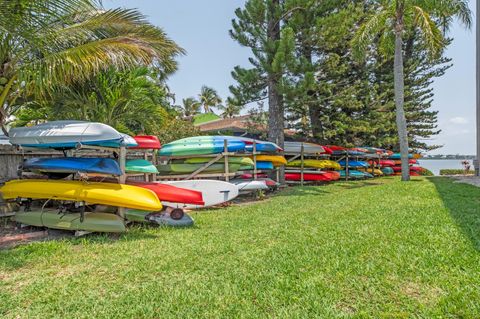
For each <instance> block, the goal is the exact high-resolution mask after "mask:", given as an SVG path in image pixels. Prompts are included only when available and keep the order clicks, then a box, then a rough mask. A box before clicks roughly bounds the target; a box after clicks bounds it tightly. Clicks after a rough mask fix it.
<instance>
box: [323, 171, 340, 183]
mask: <svg viewBox="0 0 480 319" xmlns="http://www.w3.org/2000/svg"><path fill="white" fill-rule="evenodd" d="M325 173H326V174H328V175H329V176H330V178H331V179H332V181H338V180H339V179H340V177H341V176H340V172H337V171H325Z"/></svg>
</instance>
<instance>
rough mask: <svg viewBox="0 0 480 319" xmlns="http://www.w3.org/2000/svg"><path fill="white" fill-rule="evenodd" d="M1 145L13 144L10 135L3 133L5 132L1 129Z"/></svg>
mask: <svg viewBox="0 0 480 319" xmlns="http://www.w3.org/2000/svg"><path fill="white" fill-rule="evenodd" d="M0 145H11V144H10V142H9V141H8V137H7V136H5V134H3V132H2V131H1V130H0Z"/></svg>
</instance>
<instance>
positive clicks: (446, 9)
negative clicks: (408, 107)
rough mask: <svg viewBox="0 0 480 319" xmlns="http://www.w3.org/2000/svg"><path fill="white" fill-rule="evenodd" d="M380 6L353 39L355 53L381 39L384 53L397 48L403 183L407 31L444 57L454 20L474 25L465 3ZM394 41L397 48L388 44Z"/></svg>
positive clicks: (406, 0) (417, 1)
mask: <svg viewBox="0 0 480 319" xmlns="http://www.w3.org/2000/svg"><path fill="white" fill-rule="evenodd" d="M375 3H376V5H377V6H378V7H377V8H376V10H375V12H374V14H372V16H371V17H370V18H369V19H368V20H367V21H366V22H365V23H364V24H362V25H361V27H360V28H359V30H358V31H357V33H356V35H355V37H354V39H353V48H354V50H355V51H356V53H361V52H365V51H366V50H367V49H368V47H369V46H370V44H371V43H373V42H374V41H375V39H376V38H377V37H378V36H380V39H381V45H382V46H384V49H385V50H383V51H385V52H388V51H389V50H388V49H389V48H390V47H393V48H394V70H393V72H394V90H395V108H396V122H397V130H398V137H399V143H400V153H401V159H402V181H408V180H410V172H409V165H408V152H409V147H408V131H407V122H406V119H405V110H404V94H405V92H404V90H405V88H404V87H405V84H404V80H405V79H404V61H403V57H404V55H403V45H404V41H403V37H404V34H405V33H406V32H407V31H410V30H418V32H419V34H420V36H421V37H422V39H423V42H424V43H425V45H426V47H427V49H428V50H429V52H430V54H431V55H432V56H437V55H439V54H441V53H442V50H443V49H444V48H445V44H446V41H445V38H444V35H443V33H442V31H444V32H445V31H447V30H448V28H449V27H450V25H451V23H452V18H458V20H459V21H461V22H462V23H463V24H464V25H465V26H466V27H470V26H471V23H472V17H471V12H470V10H469V8H468V2H467V1H466V0H444V1H438V0H377V1H375ZM389 39H392V40H393V41H394V44H393V46H392V43H391V42H390V41H389Z"/></svg>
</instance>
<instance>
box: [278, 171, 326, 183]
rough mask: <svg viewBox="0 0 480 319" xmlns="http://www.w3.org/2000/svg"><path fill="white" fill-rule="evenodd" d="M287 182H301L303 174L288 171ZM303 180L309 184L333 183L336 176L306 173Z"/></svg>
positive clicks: (323, 173)
mask: <svg viewBox="0 0 480 319" xmlns="http://www.w3.org/2000/svg"><path fill="white" fill-rule="evenodd" d="M285 180H287V181H301V180H302V173H301V172H291V171H287V172H285ZM303 180H304V181H307V182H331V181H332V180H334V176H332V175H331V174H329V173H327V172H324V171H317V172H304V173H303Z"/></svg>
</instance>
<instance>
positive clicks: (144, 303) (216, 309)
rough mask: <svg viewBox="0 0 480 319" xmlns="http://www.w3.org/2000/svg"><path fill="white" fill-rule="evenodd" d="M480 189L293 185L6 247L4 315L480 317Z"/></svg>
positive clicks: (0, 279) (440, 183) (2, 257)
mask: <svg viewBox="0 0 480 319" xmlns="http://www.w3.org/2000/svg"><path fill="white" fill-rule="evenodd" d="M479 204H480V188H476V187H474V186H470V185H465V184H454V183H453V182H452V181H450V180H449V179H446V178H432V179H424V178H417V179H415V181H413V182H411V183H401V182H399V181H398V179H393V178H386V179H380V180H374V181H368V182H349V183H346V182H344V183H336V184H334V185H328V186H322V187H304V188H300V187H299V188H292V189H289V190H287V191H284V192H282V193H280V194H278V195H277V196H275V197H273V198H271V199H268V200H266V201H264V202H260V203H256V204H251V205H245V206H238V207H231V208H228V209H222V210H211V211H208V212H205V213H201V214H194V218H195V220H196V222H197V226H196V227H195V228H191V229H183V230H179V229H158V228H149V227H144V228H142V227H137V228H135V229H133V230H130V231H129V232H128V233H127V234H125V235H123V236H121V238H120V239H119V240H113V239H110V238H109V237H106V236H92V237H88V238H84V239H76V240H63V241H51V242H44V243H34V244H30V245H26V246H21V247H18V248H16V249H12V250H9V251H2V252H0V301H1V302H0V317H2V318H30V317H32V318H53V317H57V318H219V317H223V318H254V317H256V318H258V317H267V318H269V317H272V318H273V317H275V318H312V317H319V318H370V317H371V318H411V317H417V318H434V317H435V318H479V317H480V208H479V207H480V205H479Z"/></svg>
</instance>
